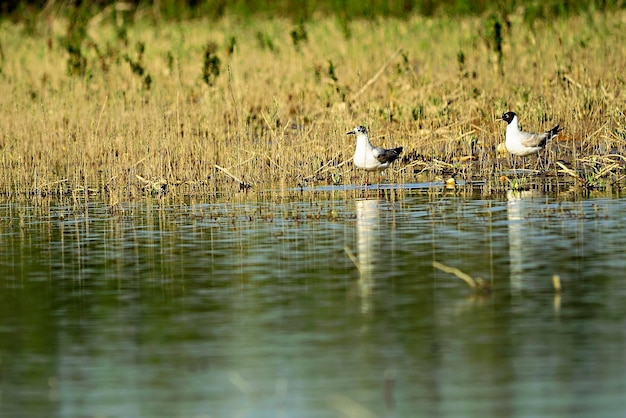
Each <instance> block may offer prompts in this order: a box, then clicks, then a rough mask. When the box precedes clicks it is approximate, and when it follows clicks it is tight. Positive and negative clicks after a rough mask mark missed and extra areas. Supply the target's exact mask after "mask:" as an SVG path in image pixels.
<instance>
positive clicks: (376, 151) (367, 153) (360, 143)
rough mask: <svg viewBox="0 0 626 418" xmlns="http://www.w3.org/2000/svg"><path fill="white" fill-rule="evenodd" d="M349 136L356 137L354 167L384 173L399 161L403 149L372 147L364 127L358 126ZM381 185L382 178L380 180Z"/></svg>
mask: <svg viewBox="0 0 626 418" xmlns="http://www.w3.org/2000/svg"><path fill="white" fill-rule="evenodd" d="M346 134H347V135H356V149H355V150H354V157H353V161H354V165H355V166H357V167H358V168H361V169H363V170H365V171H379V172H380V171H383V170H385V169H386V168H387V167H389V165H390V164H391V163H392V162H394V161H395V160H397V159H398V157H399V156H400V153H401V152H402V147H398V148H389V149H387V148H381V147H375V146H374V145H372V143H371V142H370V139H369V135H368V133H367V129H366V128H365V127H364V126H357V127H356V128H354V129H353V130H351V131H350V132H347V133H346ZM378 180H379V183H380V177H379V178H378Z"/></svg>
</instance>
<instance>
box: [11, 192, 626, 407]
mask: <svg viewBox="0 0 626 418" xmlns="http://www.w3.org/2000/svg"><path fill="white" fill-rule="evenodd" d="M385 196H389V194H385ZM392 196H393V194H392ZM123 209H124V210H123V212H121V213H114V214H111V213H110V211H109V210H108V208H107V207H106V205H104V204H101V203H97V202H95V203H90V204H89V205H88V206H81V207H78V208H74V207H64V206H52V207H50V208H41V207H28V206H23V205H15V204H11V205H8V204H5V205H2V206H0V243H1V245H0V289H1V291H0V416H2V417H131V416H132V417H337V416H348V417H408V416H411V417H417V416H428V417H459V416H464V417H501V416H508V417H536V416H542V417H575V416H580V417H583V416H585V417H586V416H591V415H593V416H624V415H626V399H625V398H624V393H626V282H625V280H624V279H625V276H626V274H625V271H626V253H625V252H624V249H625V248H626V227H625V226H624V223H623V219H624V218H625V217H626V200H625V199H622V198H587V199H583V200H578V199H572V200H567V199H564V198H562V197H559V198H557V197H556V196H541V195H539V194H537V193H531V192H524V193H522V194H515V193H509V195H508V196H495V197H494V198H492V199H488V200H487V199H484V198H481V197H480V196H471V195H470V196H464V197H460V196H455V195H454V194H451V195H447V194H445V193H444V194H441V193H427V192H421V191H415V192H414V193H413V194H412V193H410V192H407V193H405V194H404V195H402V196H397V197H394V198H389V197H383V198H380V199H378V198H376V196H372V198H370V199H345V198H344V199H329V198H326V197H323V196H322V194H320V196H319V199H313V200H312V199H304V198H303V201H297V200H285V201H283V202H266V201H263V200H262V199H259V200H258V201H251V202H246V203H240V204H195V205H191V206H186V205H163V204H158V203H156V202H144V203H141V204H136V205H126V206H123ZM434 261H437V262H440V263H443V264H444V265H446V266H449V267H454V268H457V269H459V270H461V271H462V272H464V273H466V274H469V275H470V276H472V277H473V278H478V277H480V278H482V279H483V280H484V281H485V283H487V284H488V286H489V287H490V289H491V291H490V292H476V291H472V290H471V289H470V288H469V287H468V286H467V285H466V284H465V283H464V282H463V281H461V280H460V279H458V278H457V277H455V276H454V275H453V274H450V273H446V272H444V271H441V270H438V269H435V268H434V267H433V262H434ZM553 275H558V276H559V277H560V281H561V283H562V291H561V292H560V293H558V292H555V290H554V287H553V282H552V277H553Z"/></svg>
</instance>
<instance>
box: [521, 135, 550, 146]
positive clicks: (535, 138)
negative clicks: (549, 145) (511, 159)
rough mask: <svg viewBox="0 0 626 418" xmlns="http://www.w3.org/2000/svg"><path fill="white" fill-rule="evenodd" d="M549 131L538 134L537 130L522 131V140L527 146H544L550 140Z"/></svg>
mask: <svg viewBox="0 0 626 418" xmlns="http://www.w3.org/2000/svg"><path fill="white" fill-rule="evenodd" d="M548 138H549V135H548V132H544V133H541V134H538V133H536V132H520V142H521V143H522V145H523V146H525V147H529V148H531V147H541V148H543V147H544V146H545V145H546V142H547V141H548Z"/></svg>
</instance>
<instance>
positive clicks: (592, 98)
mask: <svg viewBox="0 0 626 418" xmlns="http://www.w3.org/2000/svg"><path fill="white" fill-rule="evenodd" d="M485 22H487V20H486V19H483V18H480V17H470V18H459V19H454V20H453V19H449V18H443V17H441V18H432V19H426V18H421V17H417V16H415V17H412V18H410V19H408V20H406V21H400V20H394V19H385V20H380V21H353V22H350V24H349V25H350V33H351V36H350V37H346V36H345V32H344V30H343V28H342V26H341V25H340V24H339V23H338V22H337V21H336V20H334V19H332V18H319V19H317V20H315V21H312V22H309V23H307V24H306V25H305V29H306V34H307V37H306V41H305V42H304V41H303V42H300V43H298V44H297V45H295V44H294V42H293V40H292V39H291V38H290V31H291V30H292V29H293V27H294V25H293V24H292V23H291V22H290V21H288V20H282V19H278V18H277V19H272V20H267V19H259V20H251V21H249V20H246V21H244V20H240V19H237V18H236V17H230V18H225V19H222V20H220V21H217V22H211V21H187V22H182V23H162V24H160V25H158V26H156V25H150V24H147V23H146V22H143V21H141V20H139V21H138V22H136V23H135V24H134V25H132V26H129V27H128V28H127V32H126V38H125V39H123V40H122V39H120V37H119V36H117V35H116V33H118V32H116V30H118V29H119V28H116V24H115V23H114V22H112V21H109V19H102V18H101V16H100V17H99V18H98V19H93V20H92V22H90V24H89V25H88V26H87V35H86V36H85V39H84V40H83V42H82V51H83V55H84V57H85V59H86V71H85V74H84V75H69V74H68V53H67V51H66V49H64V47H63V43H62V42H61V39H62V38H63V36H65V34H66V32H67V29H66V27H67V22H65V21H64V20H62V19H60V18H50V19H47V20H45V21H42V23H41V26H40V27H38V28H37V29H36V31H35V33H34V34H31V35H27V34H26V33H25V30H24V28H21V27H19V26H18V25H16V24H12V23H9V22H7V21H4V22H3V23H2V26H1V27H0V34H1V35H0V39H1V40H2V41H0V43H1V47H2V52H3V57H4V59H3V60H2V61H1V62H0V65H1V67H0V71H1V73H0V76H1V77H2V83H1V84H0V85H1V87H0V88H1V89H2V94H0V108H1V109H2V116H0V118H2V124H1V126H2V133H1V136H0V158H1V159H0V166H1V167H2V172H1V174H0V193H1V194H2V195H3V196H5V197H6V198H7V199H11V198H14V197H16V196H20V195H41V194H53V195H59V196H76V195H79V196H88V195H90V194H95V195H98V196H99V197H100V198H102V199H107V200H108V201H109V203H110V204H111V205H115V204H116V203H118V202H120V201H128V200H133V199H137V198H140V197H142V196H146V195H162V194H169V195H172V196H190V195H191V196H225V197H229V196H233V195H236V194H238V193H242V194H245V193H247V192H250V191H252V192H255V191H262V190H269V189H271V190H288V189H292V188H298V187H302V186H307V187H310V186H315V185H320V184H321V185H327V184H347V183H359V182H361V181H362V179H363V175H362V174H361V173H359V172H357V171H355V170H354V169H353V168H352V164H351V162H350V159H351V155H352V152H353V146H354V144H353V142H352V141H351V140H350V138H349V137H347V136H346V135H345V132H346V131H348V130H350V129H352V128H353V127H354V126H355V125H357V124H364V125H367V126H368V128H369V130H370V132H371V133H372V136H373V141H374V142H376V143H377V144H380V145H383V146H400V145H402V146H404V150H405V151H404V157H403V159H402V161H399V162H398V163H396V165H395V166H394V167H393V169H390V170H388V173H387V175H386V176H387V177H386V179H387V180H388V181H393V182H400V183H408V182H417V181H421V180H425V179H433V178H437V176H439V175H444V174H445V176H446V177H445V178H447V177H449V175H450V174H451V173H452V174H454V175H457V176H461V177H464V178H466V179H475V178H486V177H492V176H496V175H498V176H499V174H498V173H499V172H501V170H503V169H504V168H507V167H509V162H508V161H507V159H506V158H498V156H497V155H496V147H497V145H498V144H499V143H500V142H501V141H502V140H503V137H504V130H505V126H504V122H501V121H496V120H495V119H496V117H499V116H500V115H501V114H502V113H503V112H504V111H508V110H514V111H516V112H517V113H518V114H519V115H520V119H521V124H522V125H523V127H525V128H532V129H547V128H549V127H551V126H552V125H553V124H555V123H560V124H561V125H562V126H565V127H566V130H565V131H564V132H563V133H562V134H561V135H560V136H559V137H558V140H557V141H555V142H554V143H553V144H551V145H550V146H549V147H548V148H547V149H546V151H545V152H544V159H547V160H549V161H554V162H556V161H557V160H560V161H561V165H566V166H567V167H568V169H571V170H573V172H575V173H578V174H579V175H582V176H584V175H585V174H584V172H585V170H586V169H588V168H589V166H590V164H591V163H589V161H590V160H589V158H590V157H591V156H600V157H601V156H606V155H609V154H613V155H626V153H625V150H624V143H625V140H626V127H625V125H626V117H625V115H624V111H623V109H625V108H626V106H625V104H626V95H625V93H624V91H625V88H624V87H625V83H626V81H625V78H624V77H623V75H622V69H623V68H624V66H626V49H625V48H623V45H624V44H625V43H626V42H625V39H624V38H626V31H625V30H624V26H625V22H626V12H623V11H620V12H616V13H611V14H587V15H583V16H576V17H571V18H567V19H557V20H556V21H552V22H544V21H537V22H535V23H534V25H533V26H532V27H530V26H528V25H527V24H525V23H523V20H522V16H521V15H519V16H517V15H511V16H509V23H510V26H505V29H504V33H503V39H502V45H501V46H502V59H501V60H499V57H498V55H497V53H496V52H494V47H493V40H492V39H490V35H489V30H488V28H486V23H485ZM210 44H212V45H213V47H211V46H210ZM207 51H209V53H212V54H213V55H212V56H215V57H218V59H219V63H218V67H219V68H218V70H219V73H218V74H215V73H213V74H212V75H211V74H209V75H208V76H207V79H206V80H205V79H203V57H204V58H206V55H207ZM210 51H213V52H210ZM132 64H134V65H135V70H136V67H137V66H140V67H142V68H143V70H144V71H145V73H144V75H142V76H139V75H138V72H137V71H135V70H134V67H133V65H132ZM215 68H217V67H215ZM145 74H147V75H149V81H148V82H146V80H147V78H146V76H145ZM209 76H211V77H212V78H208V77H209ZM602 161H605V162H606V161H608V162H607V164H611V165H612V166H611V168H610V169H604V168H603V167H597V166H593V170H595V171H594V172H595V173H596V174H597V173H602V176H603V178H604V179H606V182H607V184H613V183H618V182H619V181H622V180H623V178H624V173H623V169H624V158H608V159H607V158H604V159H602V158H596V159H594V160H593V163H594V164H601V163H602ZM552 166H553V167H554V173H555V174H559V171H558V170H559V167H557V166H556V164H553V165H552ZM581 173H582V174H581ZM569 174H571V173H569ZM560 175H563V176H564V177H570V176H568V175H564V174H563V173H562V172H561V173H560ZM442 178H444V177H442ZM611 182H612V183H611Z"/></svg>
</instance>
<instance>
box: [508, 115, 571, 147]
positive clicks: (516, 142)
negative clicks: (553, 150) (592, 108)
mask: <svg viewBox="0 0 626 418" xmlns="http://www.w3.org/2000/svg"><path fill="white" fill-rule="evenodd" d="M501 119H502V120H503V121H505V122H506V123H508V125H507V127H506V142H505V145H506V149H507V151H508V152H510V153H511V154H513V155H519V156H520V157H525V156H527V155H531V154H537V153H538V152H539V151H541V150H542V149H544V148H545V147H546V144H547V143H548V141H550V140H551V139H552V138H554V137H555V136H557V135H558V134H559V132H561V131H562V130H563V129H565V128H560V127H559V125H556V126H555V127H554V128H552V129H550V130H549V131H546V132H542V133H536V132H524V131H520V129H519V125H518V123H517V115H516V114H515V112H506V113H505V114H503V115H502V118H501Z"/></svg>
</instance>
